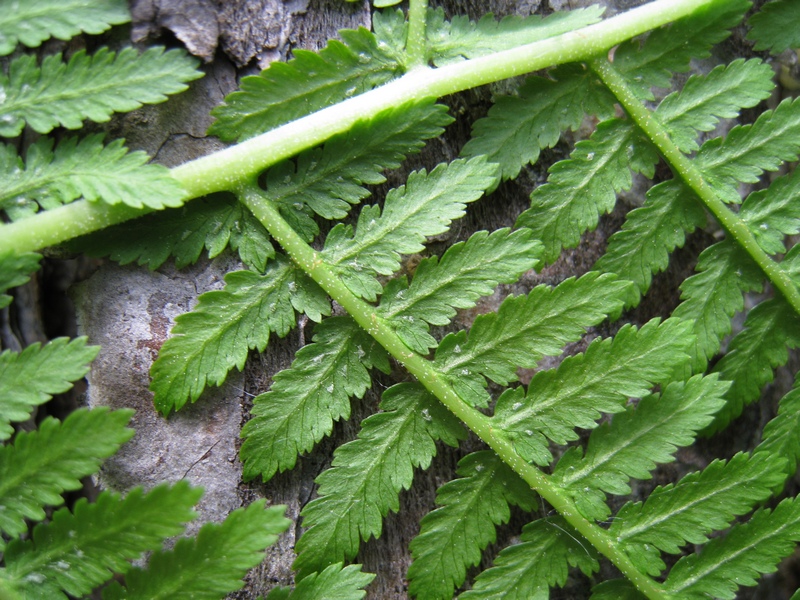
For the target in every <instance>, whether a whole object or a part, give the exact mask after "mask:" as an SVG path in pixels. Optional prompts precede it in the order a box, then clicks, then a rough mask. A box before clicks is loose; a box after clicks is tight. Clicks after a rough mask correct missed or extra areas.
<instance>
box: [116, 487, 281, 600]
mask: <svg viewBox="0 0 800 600" xmlns="http://www.w3.org/2000/svg"><path fill="white" fill-rule="evenodd" d="M285 509H286V507H285V506H272V507H270V508H268V509H266V510H264V500H256V501H255V502H252V503H251V504H250V505H248V506H247V507H246V508H239V509H237V510H234V511H233V512H232V513H230V514H229V515H228V516H227V518H226V519H225V521H223V522H222V523H206V524H205V525H203V527H201V528H200V531H199V532H198V533H197V536H195V537H193V538H183V539H180V540H178V542H177V543H176V544H175V547H174V548H173V549H172V550H170V551H169V552H164V551H162V550H158V551H156V552H154V553H153V554H152V555H151V556H150V560H149V561H148V565H147V567H146V568H141V567H135V568H133V569H131V570H130V571H128V572H127V573H126V574H125V586H124V587H123V586H122V585H120V584H119V582H114V583H112V584H111V585H110V586H108V587H107V588H105V589H104V590H103V600H161V599H163V600H167V599H169V600H172V599H176V600H182V599H186V600H189V599H190V598H191V599H192V600H216V599H217V598H221V597H223V596H224V595H225V594H229V593H231V592H235V591H236V590H238V589H239V588H241V587H242V585H243V583H244V582H243V581H242V578H243V577H244V576H245V574H246V573H247V571H248V570H249V569H252V568H253V567H255V566H256V565H258V564H259V563H260V562H261V561H262V560H263V559H264V549H265V548H267V547H268V546H271V545H272V544H274V543H275V541H276V540H277V539H278V535H279V534H281V533H283V532H284V531H285V530H286V529H287V528H288V527H289V526H290V525H291V523H292V522H291V521H290V520H289V519H287V518H286V517H284V515H283V513H284V511H285Z"/></svg>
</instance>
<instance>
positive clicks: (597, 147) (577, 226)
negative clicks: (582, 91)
mask: <svg viewBox="0 0 800 600" xmlns="http://www.w3.org/2000/svg"><path fill="white" fill-rule="evenodd" d="M656 162H658V155H657V154H656V152H655V149H654V148H653V146H652V145H651V144H650V142H648V141H647V140H646V139H645V138H644V137H643V136H642V135H641V134H640V133H639V132H638V131H637V130H636V128H635V127H634V126H633V125H632V124H631V123H629V122H627V121H623V120H620V119H609V120H607V121H603V122H602V123H600V124H599V125H598V126H597V129H596V130H595V132H594V133H593V134H592V136H591V137H590V138H589V139H588V140H584V141H581V142H578V143H577V144H575V149H574V150H573V151H572V154H570V158H569V159H568V160H562V161H560V162H557V163H556V164H554V165H553V166H552V167H550V176H549V178H548V182H547V183H546V184H545V185H542V186H539V187H537V188H536V189H535V190H534V191H533V193H532V194H531V207H530V208H529V209H528V210H526V211H525V212H523V213H522V214H521V215H520V216H519V218H518V219H517V225H516V226H517V227H528V228H530V229H531V230H532V231H533V232H534V235H535V236H536V237H537V238H539V239H541V240H542V242H543V243H544V247H545V252H544V259H545V261H546V262H548V263H551V262H553V261H554V260H555V259H556V258H558V255H559V254H560V253H561V249H562V248H572V247H574V246H576V245H577V244H578V242H579V241H580V237H581V235H582V234H583V232H584V231H586V230H587V229H593V228H594V227H596V226H597V222H598V219H599V217H600V215H602V214H604V213H607V212H611V211H612V210H613V208H614V206H615V205H616V203H617V196H616V194H617V192H620V191H622V190H626V189H629V188H630V187H631V185H632V183H633V179H632V176H631V170H634V171H636V172H639V173H642V174H644V175H645V176H647V177H652V176H653V171H654V167H655V164H656Z"/></svg>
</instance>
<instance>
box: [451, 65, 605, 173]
mask: <svg viewBox="0 0 800 600" xmlns="http://www.w3.org/2000/svg"><path fill="white" fill-rule="evenodd" d="M585 114H591V115H600V116H601V117H603V118H607V117H610V116H611V115H613V97H612V96H611V95H610V94H609V93H608V90H607V89H606V88H605V86H602V85H599V83H598V81H597V78H596V77H595V76H594V75H593V74H592V72H591V71H589V70H588V69H585V68H582V67H580V66H575V65H566V66H563V67H560V68H558V69H553V70H552V71H550V72H549V77H548V78H545V77H529V78H528V79H527V80H526V81H525V83H524V84H523V85H522V86H521V87H520V88H519V90H518V92H517V94H515V95H513V96H499V97H498V98H495V101H494V104H493V105H492V107H491V108H490V109H489V114H488V115H487V116H486V117H485V118H483V119H478V120H477V121H476V122H475V124H474V125H473V126H472V137H471V139H470V140H469V141H468V142H467V143H466V145H465V146H464V148H463V149H462V150H461V156H464V157H472V156H478V155H481V154H484V155H486V156H487V158H488V159H489V161H490V162H495V163H498V164H499V165H500V169H501V172H500V176H501V178H502V179H514V178H516V177H517V175H519V172H520V170H521V169H522V167H524V166H525V165H527V164H533V163H535V162H536V160H537V159H538V158H539V150H540V149H542V148H550V147H552V146H555V145H556V143H557V142H558V140H559V137H560V136H561V132H562V131H564V130H566V129H572V130H576V129H578V127H579V126H580V124H581V122H582V121H583V118H584V115H585Z"/></svg>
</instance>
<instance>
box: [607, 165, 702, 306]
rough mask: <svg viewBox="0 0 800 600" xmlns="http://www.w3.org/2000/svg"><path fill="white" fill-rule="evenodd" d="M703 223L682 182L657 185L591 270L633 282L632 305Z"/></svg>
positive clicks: (609, 243) (696, 205) (694, 202)
mask: <svg viewBox="0 0 800 600" xmlns="http://www.w3.org/2000/svg"><path fill="white" fill-rule="evenodd" d="M706 221H707V218H706V211H705V209H704V208H703V206H702V205H701V204H700V202H697V200H696V199H695V198H694V197H692V195H691V194H690V193H689V191H688V190H687V189H686V186H685V185H684V184H683V183H682V182H680V181H677V180H675V179H672V180H670V181H665V182H663V183H659V184H658V185H655V186H653V187H651V188H650V189H649V190H647V196H646V200H645V203H644V206H641V207H640V208H635V209H633V210H632V211H630V212H629V213H628V215H627V217H626V219H625V223H624V224H623V226H622V229H620V230H619V231H617V232H616V233H614V234H613V235H612V236H611V237H610V238H609V240H608V248H607V249H606V253H605V254H603V256H601V257H600V259H599V260H598V261H597V262H596V263H595V265H594V268H595V269H597V270H599V271H602V272H605V273H614V274H616V275H618V276H619V277H620V278H621V279H627V280H629V281H632V282H633V283H634V286H635V287H634V289H633V290H632V296H631V298H630V300H629V302H628V304H629V305H631V306H635V305H637V304H638V303H639V300H640V298H641V296H642V295H644V294H645V293H647V290H648V289H650V284H651V282H652V280H653V274H654V273H658V272H660V271H663V270H664V269H666V268H667V265H668V264H669V255H670V253H671V252H672V251H673V250H674V249H675V248H676V247H681V246H683V244H684V242H685V241H686V234H687V233H691V232H692V231H694V230H695V229H697V228H700V227H703V226H704V225H705V224H706Z"/></svg>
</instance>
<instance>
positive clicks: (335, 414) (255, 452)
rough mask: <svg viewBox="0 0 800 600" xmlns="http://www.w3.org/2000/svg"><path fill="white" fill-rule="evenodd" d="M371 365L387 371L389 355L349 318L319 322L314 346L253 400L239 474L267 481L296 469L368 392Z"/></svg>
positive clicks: (303, 350)
mask: <svg viewBox="0 0 800 600" xmlns="http://www.w3.org/2000/svg"><path fill="white" fill-rule="evenodd" d="M373 367H374V368H377V369H379V370H381V371H383V372H385V373H388V372H389V360H388V355H387V354H386V351H385V350H384V349H383V348H382V347H381V346H380V345H378V343H377V342H376V341H375V340H374V339H373V338H372V337H371V336H369V335H367V333H366V332H365V331H364V330H363V329H361V328H360V327H359V326H358V325H357V324H356V322H355V321H354V320H353V319H352V318H350V317H331V318H329V319H325V320H324V321H323V322H322V323H320V325H319V326H318V327H316V329H315V331H314V341H313V343H311V344H308V345H307V346H304V347H303V348H301V349H300V350H299V351H298V352H297V355H296V357H295V359H294V362H292V366H291V367H289V368H288V369H284V370H283V371H281V372H280V373H278V374H277V375H275V378H274V380H273V383H272V389H270V391H269V392H267V393H266V394H261V395H260V396H258V397H257V398H256V399H255V400H254V401H253V408H252V410H251V414H252V415H253V418H252V419H251V420H250V421H248V422H247V424H245V426H244V427H243V428H242V437H244V438H245V442H244V444H243V445H242V449H241V453H240V455H241V458H242V461H243V462H244V473H243V475H242V476H243V477H244V478H245V479H251V478H253V477H255V476H257V475H261V477H262V478H263V479H264V481H267V480H269V479H270V478H271V477H272V476H273V475H274V474H275V472H276V471H285V470H287V469H291V468H292V467H294V465H295V462H296V461H297V455H298V454H302V453H304V452H308V451H309V450H311V449H312V448H313V447H314V445H315V444H316V443H317V442H319V441H320V440H321V439H322V438H323V437H325V436H327V435H329V434H330V432H331V430H332V429H333V423H334V421H338V420H339V419H342V418H344V419H347V418H349V417H350V398H351V397H353V396H355V397H357V398H361V397H362V396H363V395H364V392H366V391H367V389H368V388H369V386H370V385H371V384H372V379H371V377H370V374H369V370H370V369H372V368H373Z"/></svg>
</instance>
